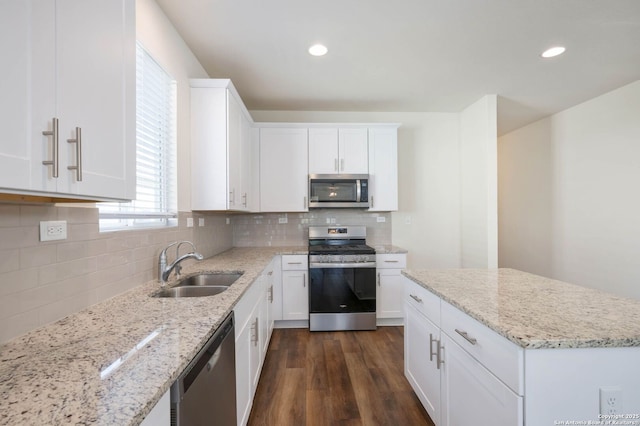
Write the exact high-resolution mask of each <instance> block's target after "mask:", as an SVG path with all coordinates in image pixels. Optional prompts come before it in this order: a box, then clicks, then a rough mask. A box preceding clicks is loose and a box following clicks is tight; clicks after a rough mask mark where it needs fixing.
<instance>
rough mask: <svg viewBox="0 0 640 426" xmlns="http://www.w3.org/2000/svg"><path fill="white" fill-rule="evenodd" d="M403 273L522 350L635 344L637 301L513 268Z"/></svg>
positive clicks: (639, 329)
mask: <svg viewBox="0 0 640 426" xmlns="http://www.w3.org/2000/svg"><path fill="white" fill-rule="evenodd" d="M403 274H404V275H405V276H407V277H408V278H409V279H411V280H413V281H415V282H416V283H418V284H420V285H421V286H422V287H424V288H426V289H427V290H429V291H431V292H432V293H434V294H435V295H437V296H439V297H440V298H442V299H443V300H445V301H446V302H448V303H450V304H451V305H453V306H455V307H456V308H458V309H460V310H462V311H463V312H465V313H467V314H468V315H470V316H471V317H473V318H475V319H476V320H478V321H479V322H481V323H482V324H484V325H486V326H487V327H489V328H491V329H492V330H494V331H495V332H497V333H498V334H500V335H502V336H504V337H506V338H507V339H509V340H510V341H512V342H514V343H515V344H517V345H519V346H521V347H523V348H525V349H540V348H593V347H631V346H640V301H638V300H635V299H626V298H622V297H617V296H614V295H612V294H609V293H605V292H602V291H598V290H594V289H590V288H586V287H582V286H578V285H574V284H568V283H565V282H562V281H557V280H552V279H549V278H544V277H541V276H538V275H533V274H529V273H526V272H521V271H517V270H514V269H492V270H486V269H485V270H479V269H456V270H405V271H403Z"/></svg>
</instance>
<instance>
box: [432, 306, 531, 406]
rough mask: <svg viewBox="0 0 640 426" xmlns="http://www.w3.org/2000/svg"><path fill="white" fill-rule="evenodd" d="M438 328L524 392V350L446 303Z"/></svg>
mask: <svg viewBox="0 0 640 426" xmlns="http://www.w3.org/2000/svg"><path fill="white" fill-rule="evenodd" d="M441 308H442V312H441V315H442V316H441V329H442V331H443V332H445V333H446V334H447V335H448V336H449V337H450V338H451V339H452V340H453V341H455V342H456V343H457V344H458V345H460V346H461V347H462V348H463V349H464V350H465V351H467V352H468V353H469V354H470V355H471V356H472V357H474V358H475V359H477V360H478V361H479V362H480V363H481V364H482V365H484V366H485V367H486V368H487V369H488V370H489V371H491V372H492V373H493V374H494V375H495V376H496V377H498V378H499V379H500V380H502V381H503V382H504V383H505V384H506V385H507V386H509V387H510V388H511V389H512V390H513V391H514V392H516V393H517V394H518V395H523V392H524V386H523V362H524V361H523V360H524V349H522V348H521V347H519V346H517V345H516V344H515V343H512V342H510V341H508V340H507V339H505V338H504V337H502V336H500V335H499V334H498V333H496V332H495V331H493V330H491V329H490V328H489V327H487V326H485V325H483V324H481V323H480V322H478V321H476V320H475V319H473V318H471V317H470V316H468V315H467V314H465V313H464V312H462V311H460V310H459V309H457V308H455V307H453V306H452V305H450V304H449V303H447V302H444V301H443V302H442V306H441Z"/></svg>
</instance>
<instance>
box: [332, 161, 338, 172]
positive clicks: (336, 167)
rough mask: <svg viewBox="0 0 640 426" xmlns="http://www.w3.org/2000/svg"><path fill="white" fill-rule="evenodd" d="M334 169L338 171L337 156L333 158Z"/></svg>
mask: <svg viewBox="0 0 640 426" xmlns="http://www.w3.org/2000/svg"><path fill="white" fill-rule="evenodd" d="M333 170H334V171H336V172H337V171H338V159H337V158H336V159H335V160H333Z"/></svg>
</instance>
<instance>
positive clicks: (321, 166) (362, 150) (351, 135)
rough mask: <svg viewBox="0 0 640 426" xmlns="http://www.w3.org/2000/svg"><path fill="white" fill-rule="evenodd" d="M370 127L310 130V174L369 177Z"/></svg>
mask: <svg viewBox="0 0 640 426" xmlns="http://www.w3.org/2000/svg"><path fill="white" fill-rule="evenodd" d="M367 158H368V143H367V128H366V127H361V128H335V127H334V128H331V127H330V128H310V129H309V173H310V174H367V173H369V163H368V160H367Z"/></svg>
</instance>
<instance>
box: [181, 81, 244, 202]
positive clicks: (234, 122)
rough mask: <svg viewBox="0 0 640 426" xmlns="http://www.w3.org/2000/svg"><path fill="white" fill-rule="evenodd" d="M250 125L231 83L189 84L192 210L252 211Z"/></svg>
mask: <svg viewBox="0 0 640 426" xmlns="http://www.w3.org/2000/svg"><path fill="white" fill-rule="evenodd" d="M252 123H253V122H252V120H251V116H250V114H249V112H248V111H247V109H246V108H245V106H244V104H243V103H242V100H241V99H240V96H239V95H238V92H237V91H236V90H235V88H234V87H233V84H232V83H231V80H228V79H193V80H191V185H192V193H191V209H192V210H238V211H249V210H250V209H251V208H252V207H251V204H252V200H254V199H255V196H254V195H253V188H254V185H253V174H252V160H253V152H252V150H253V143H252Z"/></svg>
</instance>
